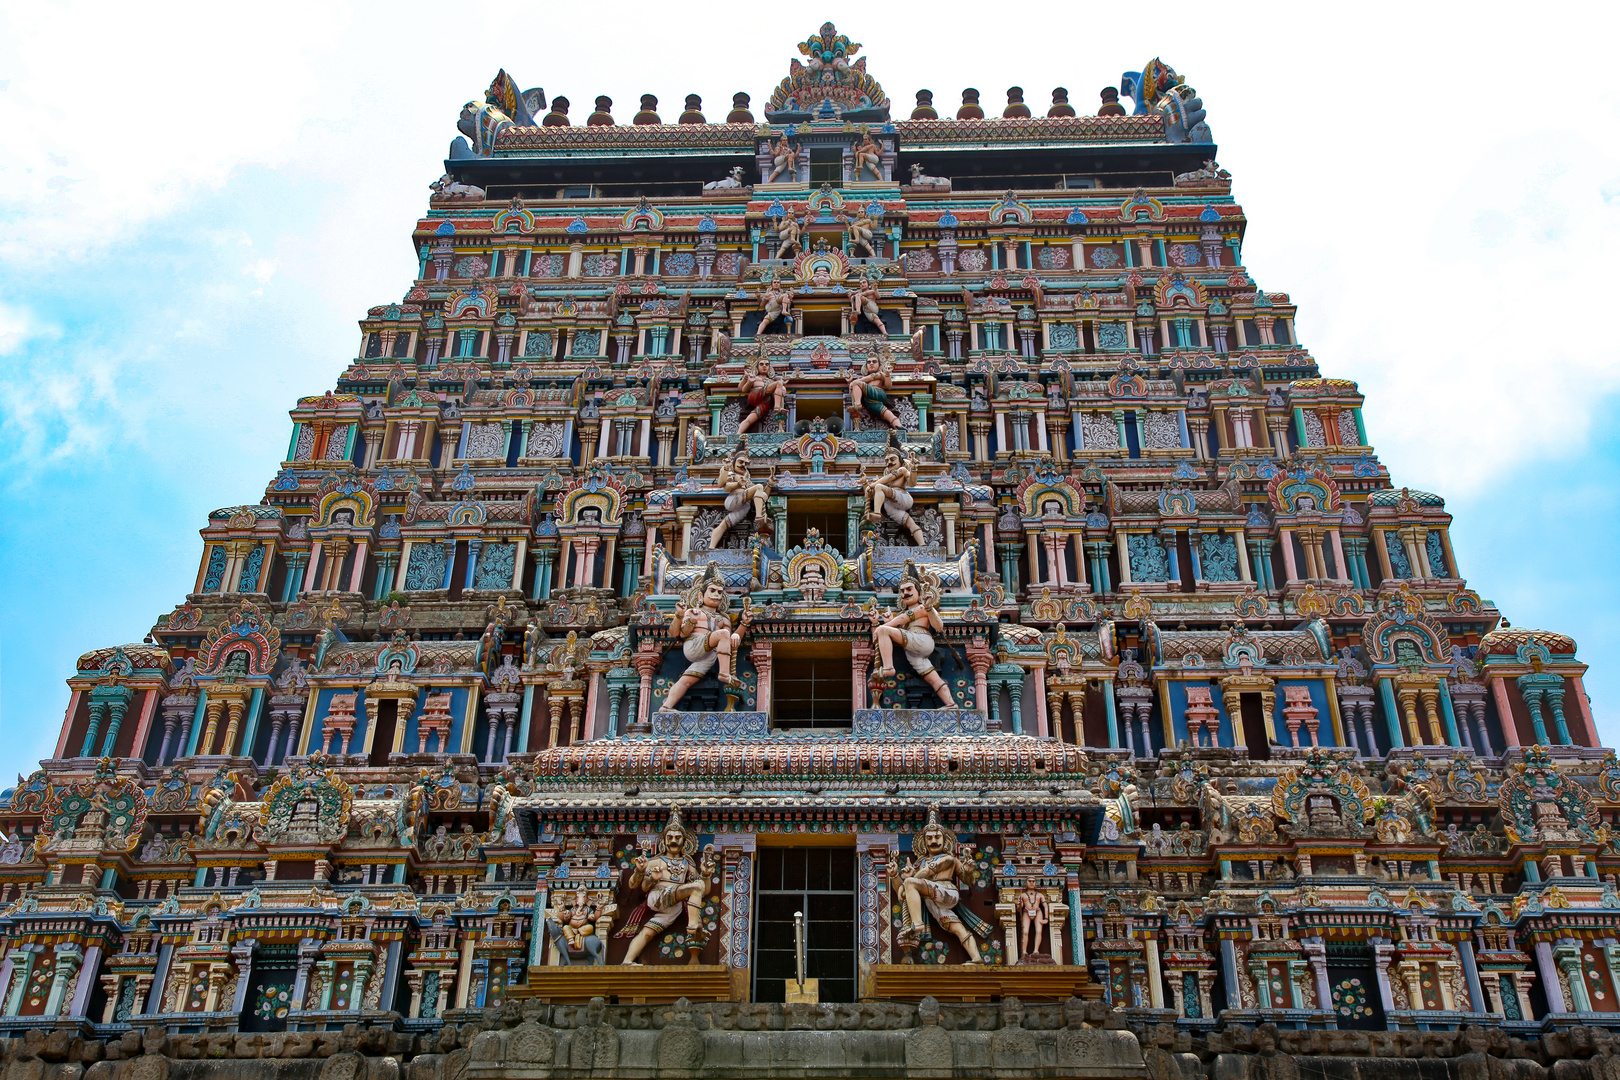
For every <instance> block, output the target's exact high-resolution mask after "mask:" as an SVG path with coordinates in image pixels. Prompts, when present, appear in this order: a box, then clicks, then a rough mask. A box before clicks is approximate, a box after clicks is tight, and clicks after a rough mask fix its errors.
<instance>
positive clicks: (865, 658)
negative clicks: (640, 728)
mask: <svg viewBox="0 0 1620 1080" xmlns="http://www.w3.org/2000/svg"><path fill="white" fill-rule="evenodd" d="M849 655H850V661H851V662H852V663H853V664H854V672H853V674H854V676H855V677H854V679H852V680H851V690H852V693H851V694H850V707H851V708H854V709H864V708H866V675H867V672H868V671H869V670H870V669H871V664H872V644H871V642H865V641H857V642H855V643H854V644H852V645H851V646H850V647H849ZM57 756H58V757H60V756H61V755H60V754H59V755H57Z"/></svg>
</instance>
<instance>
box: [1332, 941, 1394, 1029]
mask: <svg viewBox="0 0 1620 1080" xmlns="http://www.w3.org/2000/svg"><path fill="white" fill-rule="evenodd" d="M1327 979H1328V992H1329V993H1331V994H1332V995H1333V1003H1332V1008H1333V1015H1334V1019H1336V1020H1337V1021H1338V1024H1339V1027H1340V1028H1357V1029H1362V1030H1367V1031H1383V1030H1384V1001H1383V998H1382V997H1381V996H1380V995H1379V993H1378V976H1376V975H1374V974H1373V955H1372V947H1371V946H1368V945H1353V944H1338V943H1336V942H1328V946H1327Z"/></svg>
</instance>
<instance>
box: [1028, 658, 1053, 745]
mask: <svg viewBox="0 0 1620 1080" xmlns="http://www.w3.org/2000/svg"><path fill="white" fill-rule="evenodd" d="M1029 674H1030V678H1031V679H1032V680H1033V681H1034V683H1035V734H1037V735H1039V736H1040V737H1041V738H1043V739H1044V738H1046V736H1047V727H1048V724H1047V720H1046V665H1045V664H1036V665H1035V666H1034V667H1032V668H1030V669H1029Z"/></svg>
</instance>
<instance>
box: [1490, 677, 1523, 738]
mask: <svg viewBox="0 0 1620 1080" xmlns="http://www.w3.org/2000/svg"><path fill="white" fill-rule="evenodd" d="M1491 694H1492V695H1493V696H1494V697H1495V698H1496V712H1497V715H1498V716H1500V717H1501V718H1502V738H1504V739H1506V740H1507V744H1508V745H1509V746H1519V745H1521V744H1520V743H1519V725H1518V724H1517V723H1515V722H1514V720H1513V706H1512V705H1511V704H1510V703H1509V702H1508V692H1507V683H1505V682H1503V681H1502V677H1501V676H1500V675H1497V676H1494V677H1492V679H1491Z"/></svg>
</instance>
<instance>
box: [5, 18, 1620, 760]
mask: <svg viewBox="0 0 1620 1080" xmlns="http://www.w3.org/2000/svg"><path fill="white" fill-rule="evenodd" d="M238 7H240V8H242V9H243V10H235V8H238ZM19 8H21V5H8V6H7V8H6V9H5V10H3V11H0V131H3V132H5V133H6V134H5V137H4V138H3V139H0V465H3V466H4V469H3V472H0V500H3V502H0V507H3V508H4V509H3V510H0V570H3V571H4V581H5V582H6V586H7V587H6V588H5V589H4V591H3V592H0V776H5V775H9V774H10V773H11V772H12V771H13V770H17V771H27V770H28V769H30V768H32V767H33V763H34V762H35V761H37V759H38V758H40V757H41V756H43V755H45V754H48V753H50V752H51V750H52V748H53V746H54V740H55V736H56V733H57V730H58V727H59V725H60V722H61V715H62V710H63V708H64V707H65V705H66V702H67V692H66V689H65V687H64V686H63V680H64V679H65V678H66V677H67V675H68V674H69V673H70V672H71V671H72V667H73V661H74V659H75V657H77V656H78V655H79V654H80V653H81V652H84V651H86V650H88V649H91V648H94V647H99V646H103V645H108V644H116V643H121V642H126V641H138V640H140V639H141V637H142V636H143V635H144V634H145V632H146V631H147V629H149V628H150V626H151V624H152V622H153V621H154V620H155V618H156V617H157V616H158V615H159V614H160V613H162V612H164V611H167V610H170V609H171V608H172V607H173V605H174V604H175V603H177V602H178V601H180V600H181V599H182V598H183V597H184V594H185V593H186V591H187V590H188V589H189V588H190V587H191V584H192V582H193V580H194V577H195V574H196V568H197V559H198V556H199V553H200V543H199V540H198V538H197V530H198V528H200V527H201V525H202V524H203V522H204V520H205V517H206V514H207V512H208V511H209V510H211V509H213V508H215V507H219V506H227V505H235V504H239V503H252V502H257V501H258V499H259V498H260V496H261V495H262V493H263V490H264V486H265V484H266V483H267V482H268V480H269V479H270V477H271V476H272V475H273V473H274V471H275V464H276V462H277V461H278V460H279V457H280V455H281V454H282V453H283V452H284V449H285V446H286V441H287V433H288V430H289V429H288V423H289V422H288V420H287V416H286V412H287V409H288V408H289V407H290V405H291V404H292V402H293V400H294V399H295V398H296V397H297V396H298V395H300V394H309V393H318V392H320V391H322V390H324V389H326V388H328V387H330V386H331V385H332V383H333V380H334V379H335V377H336V375H337V373H338V372H339V371H341V370H342V369H343V367H344V366H346V364H347V362H348V360H349V359H350V358H352V356H353V355H354V351H355V347H356V343H357V340H358V334H357V331H356V328H355V321H356V320H357V319H358V318H359V317H360V316H361V315H362V314H364V311H365V309H366V308H367V307H368V306H370V305H372V304H377V303H382V302H385V301H388V300H397V299H398V298H399V297H400V296H401V295H402V294H403V292H404V290H405V288H406V286H407V284H408V281H409V278H410V276H411V274H412V272H413V266H414V259H413V257H412V253H411V249H410V243H409V239H408V234H409V229H410V226H411V223H412V221H413V220H414V218H415V216H416V215H417V214H419V213H420V212H422V210H423V209H424V208H425V206H426V200H427V184H428V183H429V182H430V181H431V180H433V179H434V178H435V177H436V176H437V175H438V173H439V172H440V167H439V164H438V163H439V162H440V160H441V159H442V157H443V154H444V151H445V147H446V145H447V144H448V142H449V140H450V139H451V137H452V136H453V135H454V134H455V130H454V121H455V118H456V114H457V112H458V110H459V108H460V106H461V104H462V103H463V102H465V101H467V100H469V99H472V98H475V97H479V96H480V95H481V93H482V91H483V88H484V87H485V86H486V85H488V83H489V80H490V78H491V76H492V75H493V74H494V73H495V71H496V69H497V68H499V67H502V66H504V67H506V68H507V69H508V70H509V71H511V72H512V73H513V75H514V77H515V78H516V79H517V81H518V83H519V85H521V86H523V87H529V86H536V85H538V86H542V87H544V88H545V90H546V92H547V94H548V95H552V96H555V95H556V94H558V93H562V94H565V95H566V96H568V97H569V98H570V99H571V100H572V101H573V102H574V106H575V108H574V112H575V115H576V118H578V119H582V118H583V116H584V114H585V112H587V111H588V110H589V102H590V101H591V100H592V99H593V98H594V97H595V96H596V95H597V94H601V93H605V94H609V95H610V96H612V97H613V99H614V101H615V112H616V114H618V115H621V116H623V117H628V116H629V115H630V113H631V112H633V111H634V108H635V102H636V99H637V97H638V96H639V95H640V94H642V93H655V94H657V95H658V97H659V99H660V102H661V106H662V111H663V113H664V114H665V116H666V118H672V117H673V116H674V115H676V114H677V113H678V112H679V108H680V102H681V98H682V97H683V96H684V95H685V94H687V93H693V92H695V93H699V94H702V95H703V99H704V103H705V106H706V109H707V112H708V114H709V115H710V117H711V118H718V117H720V116H722V115H723V114H724V112H725V110H726V108H727V107H728V106H729V102H730V98H731V94H732V93H733V92H734V91H736V90H746V91H748V92H749V93H751V94H752V95H753V97H754V103H755V108H756V110H757V109H758V107H759V105H760V104H761V103H762V101H763V100H764V98H765V97H766V96H767V95H768V94H769V92H770V90H771V88H772V87H773V86H774V85H775V84H776V82H777V81H778V80H780V79H781V77H782V76H783V75H784V74H785V73H786V70H787V64H788V61H789V59H790V58H791V57H792V56H794V55H796V52H795V50H794V44H795V43H796V42H798V41H800V40H802V39H803V38H805V37H806V36H808V35H809V34H810V33H811V32H813V31H814V30H815V28H816V26H817V25H819V23H820V21H821V19H823V18H830V19H833V20H834V21H835V22H837V23H838V26H839V29H840V30H841V31H842V32H845V33H848V34H850V35H851V36H852V37H853V38H854V39H855V40H857V41H860V42H862V43H863V44H864V45H865V48H864V50H863V53H864V54H865V55H868V56H869V57H870V60H869V64H870V68H869V70H870V72H871V73H872V74H873V75H874V76H875V77H876V78H877V79H878V80H879V81H880V82H881V83H882V84H883V85H884V88H885V89H886V91H887V92H888V94H889V96H890V97H891V99H893V101H894V103H895V110H896V112H897V113H900V114H903V113H904V112H905V111H906V110H908V109H909V106H910V103H911V101H912V100H913V95H914V94H915V91H916V90H917V89H918V88H922V87H927V88H930V89H932V90H933V91H934V92H935V101H936V104H938V105H940V106H942V107H944V106H954V103H955V102H956V101H957V100H959V93H960V90H961V88H962V87H963V86H967V85H972V86H975V87H978V88H979V89H980V90H981V91H982V98H983V101H984V103H985V104H986V106H992V105H998V104H999V103H1000V102H1001V101H1002V100H1003V91H1004V89H1005V88H1006V87H1007V86H1010V85H1014V84H1016V85H1020V86H1023V87H1024V88H1025V90H1026V96H1027V99H1028V101H1029V102H1030V103H1031V104H1032V105H1039V104H1043V103H1044V102H1045V101H1047V100H1048V91H1049V89H1050V88H1051V87H1053V86H1057V85H1063V86H1065V87H1067V88H1068V89H1069V91H1070V97H1071V100H1072V101H1073V102H1074V103H1075V104H1076V105H1077V106H1078V107H1080V108H1082V109H1085V108H1087V107H1088V106H1092V105H1093V103H1094V102H1095V101H1096V94H1097V90H1098V89H1099V88H1101V87H1102V86H1105V85H1117V84H1118V78H1119V73H1120V72H1121V71H1124V70H1127V69H1130V70H1135V69H1139V68H1140V67H1141V66H1142V64H1143V63H1144V62H1145V61H1146V60H1148V59H1149V58H1151V57H1153V56H1161V57H1163V59H1164V60H1165V61H1166V62H1167V63H1169V64H1171V65H1172V66H1174V67H1175V68H1176V69H1177V70H1178V71H1179V72H1181V73H1182V74H1183V75H1184V76H1186V78H1187V80H1188V81H1189V82H1190V83H1191V84H1192V85H1194V86H1195V87H1197V88H1198V90H1199V92H1200V93H1201V94H1202V96H1203V98H1204V101H1205V103H1206V106H1207V107H1208V109H1209V121H1210V124H1211V126H1212V128H1213V130H1214V133H1215V136H1216V139H1217V141H1218V143H1219V146H1220V161H1221V164H1222V165H1223V166H1224V167H1226V168H1227V169H1229V170H1230V171H1231V172H1232V173H1233V175H1234V178H1235V188H1234V191H1235V194H1236V196H1237V198H1238V199H1239V201H1240V202H1242V204H1243V205H1244V207H1245V208H1246V210H1247V211H1248V213H1249V216H1250V219H1251V224H1250V229H1249V233H1248V238H1247V242H1246V245H1245V250H1244V256H1245V262H1246V263H1247V265H1248V266H1249V268H1250V271H1251V273H1252V274H1253V276H1254V277H1255V279H1256V281H1257V282H1258V283H1259V284H1260V285H1261V287H1262V288H1265V289H1267V290H1271V291H1282V292H1286V293H1288V294H1289V295H1290V296H1291V297H1292V298H1293V299H1294V300H1295V301H1296V302H1297V303H1298V304H1299V306H1300V319H1299V331H1300V336H1301V339H1302V341H1303V343H1304V344H1305V345H1306V346H1308V347H1309V348H1310V349H1311V351H1312V352H1313V354H1314V355H1315V356H1316V357H1317V359H1318V361H1319V362H1320V363H1321V365H1322V368H1323V371H1324V372H1325V373H1326V374H1329V375H1332V376H1336V377H1343V378H1352V379H1355V380H1357V381H1358V382H1359V383H1360V384H1361V387H1362V390H1363V391H1364V392H1365V393H1366V394H1367V397H1368V404H1367V409H1366V417H1367V428H1368V432H1369V435H1370V437H1371V439H1372V441H1373V442H1374V444H1375V445H1376V447H1377V449H1378V451H1379V454H1380V456H1381V457H1382V458H1383V460H1384V461H1385V462H1386V463H1387V464H1388V465H1389V467H1390V469H1391V471H1392V472H1393V474H1394V476H1395V478H1396V482H1397V483H1405V484H1409V485H1410V486H1413V487H1418V488H1424V489H1427V490H1432V491H1436V492H1438V493H1440V494H1441V495H1443V496H1445V497H1446V500H1447V506H1448V509H1449V510H1450V511H1451V512H1452V513H1453V514H1454V515H1455V516H1456V519H1457V520H1456V524H1455V526H1454V531H1453V541H1454V545H1455V548H1456V552H1457V556H1458V559H1459V561H1460V562H1461V564H1462V567H1463V570H1464V572H1465V574H1466V576H1467V577H1468V579H1469V582H1470V584H1471V585H1472V586H1473V587H1474V588H1476V589H1478V590H1479V592H1480V593H1481V595H1483V596H1486V597H1489V598H1490V599H1492V600H1494V601H1495V602H1496V603H1497V604H1498V605H1499V606H1500V607H1501V609H1502V610H1503V612H1504V613H1505V614H1506V615H1507V617H1508V618H1509V619H1510V620H1512V621H1513V622H1514V624H1515V625H1519V626H1540V627H1546V628H1550V629H1557V630H1561V631H1564V632H1566V633H1570V634H1572V635H1573V636H1574V637H1575V638H1576V639H1577V641H1578V642H1579V643H1580V651H1581V656H1582V658H1583V659H1585V660H1586V661H1587V662H1588V663H1591V664H1592V665H1593V669H1594V670H1593V672H1592V673H1591V674H1590V675H1589V677H1588V680H1587V686H1588V690H1589V691H1590V693H1591V694H1592V696H1593V700H1594V707H1595V712H1596V715H1597V719H1598V727H1599V731H1600V733H1601V734H1603V735H1604V737H1605V741H1606V742H1609V743H1610V744H1611V745H1613V743H1614V741H1615V740H1616V739H1617V738H1620V727H1617V726H1616V721H1615V715H1616V709H1617V707H1620V677H1617V676H1616V675H1615V674H1614V664H1613V662H1612V657H1613V656H1614V655H1615V652H1616V646H1617V645H1620V616H1617V614H1616V613H1617V611H1620V595H1617V593H1620V588H1617V586H1616V574H1615V571H1614V568H1613V566H1612V565H1611V564H1612V563H1613V561H1614V558H1615V553H1616V545H1615V543H1614V540H1613V537H1614V536H1615V535H1616V533H1617V529H1620V485H1617V482H1616V479H1615V478H1616V475H1617V474H1616V465H1617V463H1620V436H1617V435H1616V433H1615V425H1614V423H1613V420H1612V418H1613V416H1614V415H1615V407H1616V405H1617V404H1620V345H1617V344H1616V342H1617V340H1620V338H1617V336H1616V335H1615V334H1614V333H1613V332H1612V329H1611V328H1610V326H1609V323H1608V320H1609V318H1610V317H1611V314H1610V313H1611V311H1612V307H1613V304H1612V301H1604V300H1603V299H1602V294H1603V293H1605V292H1607V291H1610V290H1611V289H1612V286H1611V285H1606V284H1604V283H1605V282H1606V281H1609V280H1610V278H1611V276H1612V275H1611V274H1610V272H1609V268H1608V265H1607V263H1608V258H1607V257H1609V256H1610V254H1611V252H1613V251H1614V250H1616V249H1617V247H1620V155H1617V153H1616V151H1615V150H1614V140H1613V138H1612V136H1611V134H1610V133H1612V132H1613V131H1614V130H1616V126H1617V125H1616V120H1617V119H1620V117H1617V115H1616V114H1617V113H1620V103H1617V101H1616V99H1615V98H1614V96H1613V95H1609V94H1603V93H1600V92H1599V84H1600V82H1601V77H1600V76H1598V75H1594V76H1593V78H1592V80H1591V81H1589V82H1587V81H1584V77H1583V73H1585V72H1592V73H1598V72H1601V71H1602V70H1604V68H1603V65H1602V62H1601V60H1600V59H1599V58H1598V56H1597V49H1598V47H1599V44H1598V43H1603V42H1608V41H1612V40H1614V37H1615V32H1616V30H1617V29H1620V28H1617V26H1616V22H1617V21H1620V19H1617V16H1616V14H1615V12H1614V10H1613V9H1612V7H1604V6H1599V5H1595V4H1594V5H1590V6H1586V5H1559V4H1542V5H1539V6H1538V7H1537V9H1536V16H1535V18H1534V20H1533V21H1532V20H1530V19H1528V18H1526V17H1525V15H1524V13H1523V10H1522V9H1507V8H1503V9H1502V13H1503V14H1502V17H1500V18H1496V17H1493V16H1492V14H1491V11H1490V9H1489V8H1487V7H1482V6H1481V5H1477V4H1474V5H1468V6H1467V7H1464V6H1461V5H1456V6H1448V5H1427V6H1424V7H1422V8H1421V9H1418V8H1416V7H1414V6H1413V5H1400V6H1395V5H1389V6H1381V5H1362V6H1360V7H1359V8H1358V9H1357V11H1356V13H1355V14H1347V13H1345V12H1344V11H1343V10H1338V11H1332V12H1326V13H1323V14H1315V13H1312V12H1310V11H1309V10H1307V9H1305V8H1303V7H1299V6H1296V7H1293V8H1287V7H1284V8H1279V7H1278V6H1276V5H1274V4H1268V5H1255V6H1244V5H1222V6H1221V7H1220V8H1218V9H1216V8H1212V7H1206V8H1204V9H1202V10H1201V12H1199V13H1194V12H1192V11H1189V12H1188V13H1187V14H1186V15H1185V16H1183V15H1180V14H1177V15H1174V16H1171V15H1153V14H1151V13H1148V12H1143V13H1141V14H1140V15H1139V16H1138V17H1135V18H1129V19H1127V18H1122V17H1120V13H1119V12H1118V10H1116V9H1114V8H1101V7H1098V8H1084V7H1080V6H1077V5H1073V4H1061V5H1059V4H1052V5H1042V4H1025V5H1020V6H1019V7H1018V8H1017V9H1016V13H1014V14H1009V15H1008V16H1007V17H1006V18H1005V19H999V20H998V19H993V18H989V17H987V9H986V8H985V7H984V6H982V5H974V6H967V5H950V4H939V5H933V6H930V7H929V8H927V9H926V10H925V11H923V10H920V9H915V8H914V7H911V6H904V7H901V6H896V7H893V8H889V9H884V10H877V9H876V8H875V7H874V6H873V5H853V4H847V3H833V4H827V5H823V6H822V7H821V8H820V9H818V10H817V11H815V12H812V13H810V14H806V15H800V14H797V13H795V12H794V11H786V10H761V9H758V8H754V9H750V10H748V11H747V12H746V13H742V12H740V11H739V13H738V14H736V15H734V16H733V15H719V14H716V15H714V16H707V15H706V16H704V17H703V18H702V19H701V20H694V19H693V18H692V17H690V16H680V15H677V14H675V13H674V9H671V8H669V7H668V6H667V5H658V6H656V7H652V6H648V7H646V8H644V9H641V8H638V7H637V6H636V5H629V6H620V7H616V8H615V18H614V19H613V20H612V23H613V25H612V27H611V29H610V31H605V30H604V29H603V28H602V26H601V25H600V24H599V23H593V21H592V16H593V14H595V11H594V9H592V8H591V7H590V6H589V5H578V6H576V7H574V8H572V9H569V10H566V11H559V10H558V9H557V6H556V5H550V4H548V5H534V6H532V7H530V8H528V9H524V8H522V7H521V6H519V7H516V8H513V9H511V10H507V9H502V12H501V13H500V14H499V15H496V14H495V13H494V12H493V11H492V10H491V11H481V12H478V13H475V12H474V11H473V10H472V9H466V10H464V11H463V10H462V9H454V8H446V7H443V6H442V5H441V6H438V7H431V8H430V7H428V6H426V5H412V4H390V5H349V4H343V3H321V4H316V5H300V4H296V3H290V4H282V5H277V6H276V7H275V9H274V10H273V11H266V10H264V9H263V8H262V7H259V6H254V7H253V8H251V9H248V8H247V6H246V5H198V6H195V7H192V6H187V5H156V6H140V7H134V8H128V9H120V8H116V7H114V6H112V5H105V4H84V5H74V4H67V5H58V4H50V3H34V4H31V5H28V7H27V9H26V10H19ZM1008 10H1009V12H1010V11H1011V9H1008ZM1510 11H1512V12H1514V14H1509V12H1510ZM991 13H992V14H993V13H994V12H993V10H992V11H991ZM447 14H448V15H449V16H450V18H449V19H448V20H446V18H445V16H446V15H447ZM523 27H528V28H529V29H528V30H526V31H522V32H519V31H520V30H522V28H523ZM969 30H971V32H969ZM509 31H510V32H509ZM942 111H943V109H942Z"/></svg>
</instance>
